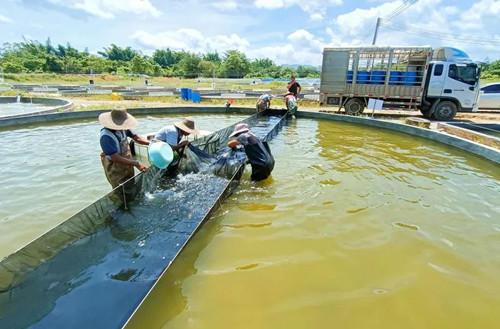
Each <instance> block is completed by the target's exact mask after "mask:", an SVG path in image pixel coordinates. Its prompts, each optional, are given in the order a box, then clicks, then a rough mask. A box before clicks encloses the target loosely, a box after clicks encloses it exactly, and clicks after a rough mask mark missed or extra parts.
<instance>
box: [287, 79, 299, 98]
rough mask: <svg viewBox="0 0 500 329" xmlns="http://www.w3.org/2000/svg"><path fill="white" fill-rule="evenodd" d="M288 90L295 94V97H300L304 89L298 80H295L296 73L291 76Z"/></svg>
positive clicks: (289, 92)
mask: <svg viewBox="0 0 500 329" xmlns="http://www.w3.org/2000/svg"><path fill="white" fill-rule="evenodd" d="M287 90H288V94H292V95H294V96H295V98H298V97H299V94H300V91H301V90H302V87H301V86H300V84H299V83H298V82H297V80H295V75H294V74H292V76H291V78H290V82H289V83H288V85H287ZM288 94H287V95H288ZM285 96H286V95H285Z"/></svg>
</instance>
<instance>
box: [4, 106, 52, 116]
mask: <svg viewBox="0 0 500 329" xmlns="http://www.w3.org/2000/svg"><path fill="white" fill-rule="evenodd" d="M50 108H51V106H46V105H43V104H32V103H0V117H4V116H11V115H20V114H29V113H33V112H39V111H46V110H50Z"/></svg>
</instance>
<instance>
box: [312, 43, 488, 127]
mask: <svg viewBox="0 0 500 329" xmlns="http://www.w3.org/2000/svg"><path fill="white" fill-rule="evenodd" d="M479 74H480V71H479V67H478V65H477V64H475V63H474V62H472V60H471V59H470V58H469V56H468V55H467V54H465V53H464V52H463V51H461V50H459V49H456V48H450V47H444V48H436V49H432V48H430V47H376V46H372V47H352V48H325V49H324V52H323V66H322V72H321V86H320V104H321V105H335V106H338V107H339V109H344V111H345V112H346V113H347V114H351V115H357V114H360V113H362V112H363V110H364V109H365V108H366V106H367V104H368V99H370V98H375V99H381V100H383V101H384V107H396V108H406V109H411V110H416V109H418V110H420V111H421V112H422V114H423V115H424V116H425V117H426V118H432V119H436V120H451V119H453V117H454V116H455V114H456V112H461V111H463V112H469V111H476V110H477V103H478V96H479Z"/></svg>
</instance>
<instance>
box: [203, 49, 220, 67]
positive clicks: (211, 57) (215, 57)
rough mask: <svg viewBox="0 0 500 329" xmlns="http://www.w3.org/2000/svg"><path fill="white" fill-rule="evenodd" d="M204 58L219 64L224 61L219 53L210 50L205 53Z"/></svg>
mask: <svg viewBox="0 0 500 329" xmlns="http://www.w3.org/2000/svg"><path fill="white" fill-rule="evenodd" d="M203 60H204V61H207V62H213V63H217V64H220V63H221V62H222V59H221V58H220V56H219V53H218V52H216V51H215V52H213V53H210V52H208V53H206V54H205V55H203Z"/></svg>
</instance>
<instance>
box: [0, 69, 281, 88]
mask: <svg viewBox="0 0 500 329" xmlns="http://www.w3.org/2000/svg"><path fill="white" fill-rule="evenodd" d="M4 78H5V82H7V83H25V84H30V83H33V84H47V85H58V84H76V85H87V84H88V83H89V79H93V80H94V83H95V84H96V85H115V86H125V87H128V86H131V87H144V86H145V85H144V78H142V77H136V76H121V75H112V74H96V75H93V76H92V77H91V76H90V75H87V74H55V73H39V74H35V73H26V74H5V76H4ZM148 80H149V84H150V85H152V86H161V87H169V88H212V80H211V79H200V80H198V79H180V78H166V77H151V78H148ZM251 82H252V79H246V80H230V79H216V80H215V87H216V89H232V90H244V89H245V90H248V89H284V88H285V87H286V82H281V81H275V82H272V83H266V84H263V83H262V84H252V83H251Z"/></svg>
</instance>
